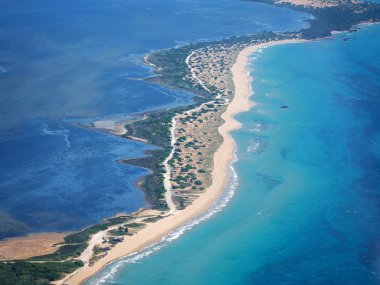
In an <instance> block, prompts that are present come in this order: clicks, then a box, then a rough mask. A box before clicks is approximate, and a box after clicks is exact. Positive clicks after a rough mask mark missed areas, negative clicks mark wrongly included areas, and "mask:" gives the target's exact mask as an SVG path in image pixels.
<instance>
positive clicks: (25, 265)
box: [0, 0, 380, 285]
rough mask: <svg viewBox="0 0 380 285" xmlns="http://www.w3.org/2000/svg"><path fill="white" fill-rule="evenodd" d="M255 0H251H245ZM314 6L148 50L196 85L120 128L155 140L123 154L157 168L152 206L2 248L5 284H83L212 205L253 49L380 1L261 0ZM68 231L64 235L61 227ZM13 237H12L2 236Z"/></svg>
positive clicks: (299, 37) (310, 36) (178, 83)
mask: <svg viewBox="0 0 380 285" xmlns="http://www.w3.org/2000/svg"><path fill="white" fill-rule="evenodd" d="M246 1H251V0H246ZM253 1H256V2H264V3H266V4H270V5H276V6H281V7H288V8H291V9H295V10H299V11H303V12H306V13H309V14H310V15H312V16H313V17H312V18H311V19H310V20H309V27H307V28H305V29H303V30H301V31H299V32H293V33H290V32H289V33H288V32H286V33H274V32H270V31H268V32H262V33H257V34H252V35H247V36H242V37H232V38H229V39H225V40H221V41H214V42H202V43H197V44H191V45H187V46H183V47H178V48H173V49H168V50H162V51H157V52H153V53H151V54H148V55H146V56H145V57H144V63H145V64H146V65H148V66H151V67H152V68H153V69H154V71H155V76H154V77H152V78H149V79H147V80H149V81H150V82H153V83H154V84H162V85H165V86H169V87H171V88H175V89H181V90H186V91H190V92H192V93H193V94H195V97H194V100H193V101H194V103H193V104H192V105H191V106H184V107H179V108H175V109H168V110H160V111H156V112H151V113H148V114H143V115H142V116H140V117H139V119H138V120H134V121H130V122H126V123H125V125H124V126H123V130H122V131H120V126H119V128H118V130H119V132H118V133H117V135H119V136H121V137H125V138H127V139H132V140H136V141H142V142H146V143H149V144H152V145H155V146H157V147H158V148H157V149H155V150H150V151H148V152H146V156H145V157H143V158H137V159H128V160H122V161H120V163H128V164H131V165H135V166H138V167H143V168H146V169H149V170H150V174H148V175H146V176H144V177H142V178H141V179H140V180H139V181H138V186H139V187H140V188H141V189H142V190H143V191H144V193H145V195H146V199H147V201H149V203H150V205H151V208H149V209H141V210H140V211H138V212H136V213H132V214H118V215H117V216H115V217H111V218H108V219H105V220H104V221H102V223H99V224H97V225H94V226H91V227H88V228H86V229H84V230H82V231H79V232H75V233H71V234H69V235H66V236H65V237H63V241H61V242H58V243H57V242H56V241H57V240H55V241H54V248H53V250H52V251H51V252H49V253H46V252H44V251H41V252H40V254H38V253H36V252H33V253H32V254H31V255H30V256H25V255H13V256H10V255H9V254H8V255H5V254H4V255H1V253H0V257H2V256H4V258H2V260H3V261H2V262H1V263H0V276H1V277H0V280H1V282H0V283H2V284H16V283H17V284H37V281H38V280H39V282H40V281H41V282H42V283H38V284H48V283H50V282H54V284H70V285H74V284H81V283H82V282H83V281H84V280H86V279H88V278H89V277H91V276H93V275H94V274H96V273H97V272H98V271H99V270H101V269H102V268H103V267H104V266H105V265H107V264H109V263H110V262H112V261H114V260H117V259H119V258H121V257H124V256H127V255H130V254H132V253H135V252H138V251H139V250H141V249H143V248H145V247H147V246H149V245H151V244H152V243H155V242H158V241H159V240H160V239H161V238H162V237H163V236H165V235H167V234H169V233H170V232H171V231H173V230H175V229H176V228H178V227H179V226H181V225H183V224H184V223H186V222H188V221H190V220H192V219H194V218H196V217H197V216H199V215H200V214H201V213H203V212H204V211H206V210H207V209H209V208H210V207H211V206H212V205H213V204H214V203H215V202H216V201H217V199H218V198H219V197H220V195H221V193H222V192H223V191H224V189H225V188H226V185H227V183H228V181H229V177H230V165H231V163H232V161H233V158H234V155H235V148H236V146H235V142H234V141H233V139H232V137H231V135H230V133H231V131H233V130H235V129H237V128H239V126H240V124H239V122H237V121H236V120H235V119H234V116H235V115H236V114H238V113H241V112H244V111H247V110H249V109H250V108H251V107H252V106H253V104H254V103H253V102H251V101H250V100H249V96H251V95H252V90H251V89H250V86H251V80H252V79H251V77H250V76H249V75H248V72H247V69H246V67H247V64H248V62H249V55H250V54H251V53H253V52H256V51H258V50H260V49H262V48H266V47H268V46H272V45H279V44H295V43H299V42H305V41H307V40H317V39H323V38H325V37H329V36H331V33H332V32H333V31H352V32H354V31H355V30H356V29H358V27H359V26H358V25H360V24H365V23H375V22H378V21H379V20H380V4H376V3H368V2H354V1H335V0H320V1H318V0H286V1H272V0H262V1H259V0H253ZM60 238H61V239H62V237H60ZM7 242H8V243H9V241H5V242H4V243H5V244H6V243H7Z"/></svg>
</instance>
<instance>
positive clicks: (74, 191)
mask: <svg viewBox="0 0 380 285" xmlns="http://www.w3.org/2000/svg"><path fill="white" fill-rule="evenodd" d="M309 17H310V16H309V15H307V14H305V13H300V12H296V11H292V10H290V9H285V8H278V7H273V6H269V5H265V4H260V3H248V2H243V1H234V0H207V1H203V0H202V1H201V0H192V1H184V0H171V1H167V0H155V1H151V0H125V1H124V0H122V1H120V0H65V1H51V0H33V1H25V0H12V1H7V0H0V91H1V92H0V225H1V226H0V239H2V238H5V237H11V236H17V235H23V234H27V233H32V232H41V231H64V230H75V229H80V228H82V227H84V226H87V225H90V224H93V223H97V222H99V221H100V220H101V219H102V218H105V217H110V216H112V215H114V214H116V213H119V212H132V211H135V210H137V209H139V208H140V207H143V206H149V205H147V202H146V201H145V199H144V195H143V193H142V192H141V191H140V190H139V189H137V188H136V187H135V184H136V180H137V179H138V178H139V177H141V175H143V174H146V173H147V171H146V170H143V169H140V168H136V167H132V166H129V165H126V164H122V163H117V161H118V160H120V159H122V158H130V157H137V156H142V155H143V151H144V150H147V149H148V148H151V147H150V146H146V145H143V144H142V143H138V142H132V141H128V140H126V139H120V138H117V137H115V136H112V135H109V134H106V133H104V132H94V131H93V130H89V129H88V128H85V127H83V125H88V124H89V123H91V122H93V121H96V120H102V119H103V120H104V119H107V120H115V121H120V120H123V119H125V118H126V117H128V116H129V115H133V114H136V113H141V112H146V111H149V110H152V109H161V108H170V107H174V106H178V105H186V104H189V103H191V102H192V96H193V95H192V94H189V93H188V92H180V91H178V90H172V89H168V88H165V87H162V86H158V85H155V84H152V83H149V82H147V81H144V80H136V79H143V78H146V77H149V76H152V70H150V69H149V68H146V67H144V66H142V65H141V60H142V58H143V56H144V55H145V54H147V53H149V52H150V51H152V50H160V49H165V48H171V47H175V46H178V45H182V44H185V43H189V42H197V41H203V40H206V39H209V40H210V39H218V38H225V37H230V36H233V35H242V34H244V35H245V34H248V33H252V32H257V31H262V30H274V31H287V30H299V29H301V28H303V27H305V26H307V23H305V21H304V20H305V19H307V18H309Z"/></svg>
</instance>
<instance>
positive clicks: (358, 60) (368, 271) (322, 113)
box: [86, 25, 380, 285]
mask: <svg viewBox="0 0 380 285" xmlns="http://www.w3.org/2000/svg"><path fill="white" fill-rule="evenodd" d="M379 38H380V26H379V25H373V26H368V27H363V28H362V29H360V30H359V31H358V32H356V33H352V34H350V33H341V34H335V35H334V36H333V38H330V39H325V40H320V41H314V42H307V43H299V44H288V45H281V46H274V47H270V48H267V49H265V50H262V51H261V52H257V53H254V54H252V56H251V61H250V65H249V69H250V74H251V75H252V76H253V78H254V81H253V83H252V88H253V90H254V95H253V97H252V99H253V100H254V101H255V102H256V103H257V105H256V106H255V107H254V108H253V109H251V110H250V111H249V112H246V113H242V114H239V115H238V116H237V118H238V120H239V121H240V122H242V124H243V126H242V128H241V129H239V130H237V131H235V132H234V133H233V137H234V139H235V140H236V142H237V146H238V150H237V154H236V157H237V159H236V161H235V163H234V164H233V174H234V175H233V176H232V179H231V183H230V186H229V188H228V189H226V193H225V196H224V197H222V199H221V201H219V204H218V205H216V207H215V208H214V209H213V210H210V212H209V215H208V216H207V217H203V218H200V219H198V220H195V221H192V222H191V223H189V224H187V225H185V226H184V227H182V228H181V229H179V230H178V231H176V232H174V233H172V234H171V235H169V236H168V237H166V238H165V239H164V240H163V241H162V242H160V243H158V244H156V245H154V246H152V247H150V248H147V249H146V250H144V251H143V252H141V253H138V254H135V255H134V256H131V257H127V258H124V259H122V260H119V261H116V262H114V263H113V264H111V265H109V266H107V267H106V268H105V269H104V270H103V271H102V272H100V273H99V274H98V275H96V276H95V277H94V278H92V279H91V280H89V281H88V282H87V283H86V284H87V285H90V284H91V285H93V284H131V285H139V284H167V285H170V284H218V285H220V284H229V285H230V284H265V285H267V284H268V285H269V284H345V285H347V284H355V285H356V284H366V285H371V284H379V283H380V279H379V278H380V266H379V265H380V259H379V257H380V247H379V240H380V239H379V238H380V219H379V217H380V213H379V211H380V185H379V180H380V177H379V176H380V171H379V170H380V161H379V159H380V147H379V145H380V125H379V123H378V122H379V121H380V117H379V116H380V115H379V112H378V110H379V108H380V99H379V94H380V41H379V40H378V39H379ZM227 201H229V202H228V203H227ZM222 206H224V208H223V209H221V207H222ZM211 212H213V213H214V214H213V215H212V216H211V215H210V214H211ZM206 218H207V219H206ZM201 220H203V221H202V222H201ZM186 228H187V229H189V228H191V230H188V231H186V232H185V234H184V235H182V233H183V232H184V230H186Z"/></svg>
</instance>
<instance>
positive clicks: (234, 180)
mask: <svg viewBox="0 0 380 285" xmlns="http://www.w3.org/2000/svg"><path fill="white" fill-rule="evenodd" d="M236 161H237V158H236V155H235V158H234V161H233V162H232V164H231V166H230V169H231V179H230V182H229V185H228V187H227V188H226V190H225V191H224V193H223V195H222V196H221V197H220V198H219V200H218V201H217V202H215V203H214V205H213V206H212V207H211V208H210V209H209V210H207V211H206V212H204V213H203V214H201V215H200V216H198V217H197V218H195V219H193V220H191V221H189V222H187V223H185V224H184V225H182V226H180V227H179V228H177V229H176V230H174V231H173V232H171V233H169V234H168V235H166V236H164V237H163V238H162V239H161V240H160V241H159V242H157V243H154V244H152V245H150V246H148V247H146V248H144V249H142V250H141V251H138V252H136V253H133V254H131V255H129V256H127V257H123V258H122V259H120V260H117V261H115V262H114V263H112V264H111V265H109V266H107V267H106V269H105V270H103V271H102V272H101V273H100V274H99V275H97V276H96V277H94V278H92V279H90V280H89V281H88V282H86V284H87V285H101V284H105V283H112V281H111V280H110V279H111V278H113V277H114V276H115V275H116V274H117V273H118V272H119V271H120V270H121V269H122V268H123V267H124V266H126V265H127V264H131V263H138V262H140V261H141V260H142V259H144V258H145V257H147V256H149V255H151V254H152V253H155V252H157V251H158V250H160V249H161V248H163V247H165V246H167V245H168V244H169V243H170V242H172V241H174V240H176V239H178V238H179V237H181V236H182V235H183V234H184V233H185V232H186V231H188V230H190V229H192V228H193V227H194V226H196V225H198V224H199V223H201V222H203V221H205V220H207V219H209V218H211V217H212V216H213V215H215V214H216V213H218V212H220V211H221V210H222V209H223V208H224V207H226V206H227V204H228V202H229V201H230V200H231V199H232V197H233V196H234V194H235V192H236V189H237V187H238V182H239V181H238V176H237V173H236V171H235V169H234V167H233V164H234V163H235V162H236Z"/></svg>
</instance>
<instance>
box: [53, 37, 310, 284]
mask: <svg viewBox="0 0 380 285" xmlns="http://www.w3.org/2000/svg"><path fill="white" fill-rule="evenodd" d="M302 41H303V40H284V41H274V42H269V43H265V44H259V45H254V46H249V47H247V48H245V49H243V50H242V51H241V52H240V53H239V55H238V57H237V59H236V63H235V64H234V65H233V67H232V77H233V81H234V84H235V96H234V98H233V100H232V101H231V103H230V104H229V105H228V107H227V110H226V112H224V113H223V114H222V119H224V121H225V123H224V124H223V125H222V126H220V127H219V133H220V134H221V135H222V137H223V142H222V144H221V145H220V147H219V149H218V150H217V152H216V153H215V154H214V168H213V171H212V178H213V179H212V181H213V182H212V185H211V186H210V187H209V188H208V189H206V191H205V193H204V194H202V195H200V196H199V198H198V199H196V200H195V201H194V202H193V203H192V204H191V205H189V206H188V207H187V208H186V209H184V210H177V211H176V212H175V213H174V214H172V215H170V216H167V217H165V218H164V219H161V220H159V221H157V222H155V223H152V224H148V226H147V227H145V228H144V229H142V230H140V231H139V232H138V233H137V234H135V235H134V236H132V237H130V238H128V239H126V240H125V241H124V242H122V243H119V244H117V245H116V246H115V247H114V248H113V249H112V250H111V251H110V252H109V254H108V255H107V256H106V257H104V258H102V259H100V260H99V261H98V262H97V263H95V265H94V266H92V267H89V266H88V265H85V266H84V267H82V268H80V269H79V270H78V271H76V272H75V273H74V274H72V275H70V276H69V277H67V278H65V279H63V280H61V281H59V282H57V284H63V283H64V282H65V283H67V284H70V285H74V284H80V283H81V282H83V281H84V280H86V279H87V278H89V277H91V276H92V275H94V274H95V273H97V272H98V271H99V270H101V269H102V268H103V267H104V266H105V265H107V264H108V263H110V262H112V261H114V260H117V259H119V258H121V257H124V256H127V255H130V254H132V253H136V252H137V251H139V250H141V249H143V248H144V247H146V246H148V245H150V244H152V243H154V242H158V241H160V240H161V238H162V237H163V236H165V235H167V234H169V233H170V232H171V231H173V230H175V229H176V228H178V227H179V226H181V225H183V224H184V223H186V222H188V221H190V220H192V219H194V218H196V217H197V216H199V215H200V214H201V213H203V212H204V211H206V210H207V209H209V208H210V207H211V206H212V205H213V203H214V202H215V201H216V200H217V199H218V198H219V196H220V194H221V193H222V192H223V190H224V189H225V187H226V185H227V183H228V181H229V177H230V168H229V166H230V164H231V162H232V161H233V158H234V154H235V150H236V145H235V142H234V140H233V139H232V137H231V135H230V132H231V131H233V130H235V129H238V128H239V127H240V123H239V122H238V121H236V120H235V119H234V116H235V115H236V114H238V113H241V112H244V111H247V110H249V109H250V108H251V107H252V106H253V103H252V102H251V101H249V96H250V95H251V94H252V90H251V81H252V78H251V77H250V76H249V75H248V70H247V65H248V63H249V55H250V54H251V53H253V52H255V51H257V50H259V49H261V48H265V47H268V46H272V45H279V44H286V43H296V42H302Z"/></svg>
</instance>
